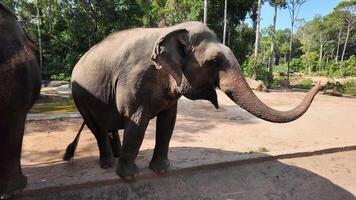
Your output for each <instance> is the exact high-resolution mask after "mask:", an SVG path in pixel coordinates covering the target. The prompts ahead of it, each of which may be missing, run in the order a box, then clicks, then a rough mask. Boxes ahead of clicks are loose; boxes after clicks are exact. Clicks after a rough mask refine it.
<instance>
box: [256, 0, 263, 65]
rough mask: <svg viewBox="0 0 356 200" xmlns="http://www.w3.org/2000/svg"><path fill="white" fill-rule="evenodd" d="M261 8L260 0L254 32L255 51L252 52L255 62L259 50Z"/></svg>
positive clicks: (259, 0) (260, 1) (259, 1)
mask: <svg viewBox="0 0 356 200" xmlns="http://www.w3.org/2000/svg"><path fill="white" fill-rule="evenodd" d="M261 6H262V0H258V4H257V20H256V30H255V31H256V39H255V51H254V57H255V59H256V60H257V58H258V48H259V42H260V22H261Z"/></svg>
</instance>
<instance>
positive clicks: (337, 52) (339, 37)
mask: <svg viewBox="0 0 356 200" xmlns="http://www.w3.org/2000/svg"><path fill="white" fill-rule="evenodd" d="M341 31H342V28H341V27H340V31H339V35H338V40H337V48H336V55H335V61H336V62H338V61H339V50H340V42H341Z"/></svg>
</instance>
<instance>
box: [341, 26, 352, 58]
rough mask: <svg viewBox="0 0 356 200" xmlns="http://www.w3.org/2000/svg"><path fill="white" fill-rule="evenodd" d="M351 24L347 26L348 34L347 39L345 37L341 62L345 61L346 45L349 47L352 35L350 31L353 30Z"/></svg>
mask: <svg viewBox="0 0 356 200" xmlns="http://www.w3.org/2000/svg"><path fill="white" fill-rule="evenodd" d="M351 25H352V24H351V23H349V25H348V26H347V34H346V39H345V44H344V50H343V51H342V55H341V62H343V61H344V57H345V52H346V47H347V43H348V41H349V36H350V32H351Z"/></svg>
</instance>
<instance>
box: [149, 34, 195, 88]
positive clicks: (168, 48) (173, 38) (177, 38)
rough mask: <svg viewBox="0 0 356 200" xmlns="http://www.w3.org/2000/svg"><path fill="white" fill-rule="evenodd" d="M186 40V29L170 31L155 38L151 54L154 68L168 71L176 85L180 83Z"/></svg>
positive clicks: (186, 45)
mask: <svg viewBox="0 0 356 200" xmlns="http://www.w3.org/2000/svg"><path fill="white" fill-rule="evenodd" d="M188 42H189V39H188V31H187V30H186V29H178V30H174V31H170V32H169V33H167V34H165V35H164V36H163V37H161V38H159V39H158V40H157V42H156V44H155V47H154V49H153V52H152V55H151V60H152V61H153V63H154V64H155V66H156V68H157V69H163V70H164V71H166V72H167V73H169V74H170V75H171V76H172V77H173V78H174V80H175V81H176V82H177V85H178V86H180V85H181V83H182V67H183V65H184V60H185V56H186V53H187V49H188Z"/></svg>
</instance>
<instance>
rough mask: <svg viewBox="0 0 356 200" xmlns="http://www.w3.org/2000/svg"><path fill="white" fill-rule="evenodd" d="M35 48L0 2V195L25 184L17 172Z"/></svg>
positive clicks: (36, 84) (35, 91)
mask: <svg viewBox="0 0 356 200" xmlns="http://www.w3.org/2000/svg"><path fill="white" fill-rule="evenodd" d="M37 58H38V57H37V49H36V47H35V46H34V44H33V42H32V41H31V40H30V39H29V38H28V37H27V35H26V33H25V32H24V30H23V29H22V28H21V26H20V24H19V23H18V21H17V18H16V17H15V16H14V15H13V13H12V12H11V11H10V10H9V9H8V8H6V7H5V6H4V5H3V4H2V3H1V2H0V198H6V197H10V196H11V194H12V193H14V192H15V191H18V190H21V189H23V188H24V187H25V186H26V183H27V179H26V177H25V176H24V175H23V174H22V172H21V164H20V157H21V146H22V137H23V133H24V125H25V118H26V114H27V112H28V111H29V110H30V108H31V106H32V105H33V103H34V101H35V99H36V98H37V97H38V95H39V92H40V87H41V77H40V71H39V66H38V62H37Z"/></svg>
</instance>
